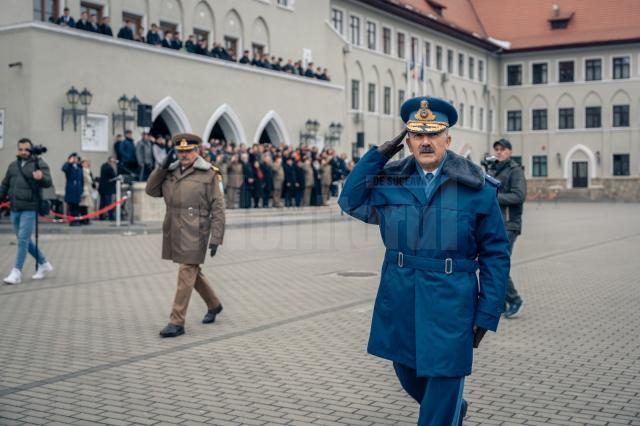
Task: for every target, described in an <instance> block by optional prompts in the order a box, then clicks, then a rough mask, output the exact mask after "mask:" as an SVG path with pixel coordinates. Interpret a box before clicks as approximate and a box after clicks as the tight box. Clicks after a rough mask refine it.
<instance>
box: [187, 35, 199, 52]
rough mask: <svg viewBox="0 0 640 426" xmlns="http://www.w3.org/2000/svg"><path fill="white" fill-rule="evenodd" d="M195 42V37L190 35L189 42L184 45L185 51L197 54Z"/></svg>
mask: <svg viewBox="0 0 640 426" xmlns="http://www.w3.org/2000/svg"><path fill="white" fill-rule="evenodd" d="M194 40H195V36H194V35H190V36H189V38H188V39H187V41H186V42H185V43H184V47H185V49H187V52H189V53H196V50H197V49H198V46H197V45H196V43H195V42H194Z"/></svg>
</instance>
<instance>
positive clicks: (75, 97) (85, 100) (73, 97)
mask: <svg viewBox="0 0 640 426" xmlns="http://www.w3.org/2000/svg"><path fill="white" fill-rule="evenodd" d="M66 96H67V102H68V103H69V104H70V105H71V108H65V107H62V116H61V118H60V127H61V128H62V131H64V122H65V121H66V120H67V118H69V115H71V116H72V117H73V131H74V132H75V131H77V130H78V117H85V118H86V117H87V111H88V107H89V105H91V101H92V100H93V95H92V94H91V92H90V91H88V90H87V88H86V87H85V88H84V90H83V91H82V92H78V90H77V89H76V88H75V87H73V86H71V89H69V90H67V93H66ZM78 102H80V104H82V106H84V110H81V109H78V108H76V105H78Z"/></svg>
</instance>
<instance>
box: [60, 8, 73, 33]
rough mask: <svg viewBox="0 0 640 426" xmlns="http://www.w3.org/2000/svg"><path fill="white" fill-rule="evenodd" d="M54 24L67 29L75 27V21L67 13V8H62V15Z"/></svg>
mask: <svg viewBox="0 0 640 426" xmlns="http://www.w3.org/2000/svg"><path fill="white" fill-rule="evenodd" d="M56 24H58V25H62V26H63V27H69V28H74V27H75V26H76V21H75V20H74V19H73V17H72V16H71V14H70V13H69V8H68V7H65V8H64V14H63V15H62V16H60V17H59V18H58V19H57V20H56Z"/></svg>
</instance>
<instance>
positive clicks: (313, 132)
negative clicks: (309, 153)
mask: <svg viewBox="0 0 640 426" xmlns="http://www.w3.org/2000/svg"><path fill="white" fill-rule="evenodd" d="M319 127H320V122H319V121H318V120H312V119H310V118H309V119H307V121H305V123H304V129H305V131H304V132H302V131H301V132H300V145H302V144H308V141H309V140H311V141H315V140H316V136H317V135H318V128H319Z"/></svg>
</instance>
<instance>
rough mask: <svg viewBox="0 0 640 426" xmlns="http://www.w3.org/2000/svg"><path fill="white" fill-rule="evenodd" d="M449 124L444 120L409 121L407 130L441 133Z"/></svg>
mask: <svg viewBox="0 0 640 426" xmlns="http://www.w3.org/2000/svg"><path fill="white" fill-rule="evenodd" d="M448 126H449V123H444V122H442V121H429V122H424V121H414V120H409V121H407V130H408V131H410V132H412V133H440V132H442V131H443V130H444V129H446V128H447V127H448Z"/></svg>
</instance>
